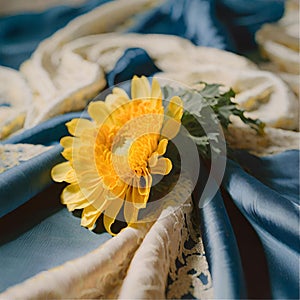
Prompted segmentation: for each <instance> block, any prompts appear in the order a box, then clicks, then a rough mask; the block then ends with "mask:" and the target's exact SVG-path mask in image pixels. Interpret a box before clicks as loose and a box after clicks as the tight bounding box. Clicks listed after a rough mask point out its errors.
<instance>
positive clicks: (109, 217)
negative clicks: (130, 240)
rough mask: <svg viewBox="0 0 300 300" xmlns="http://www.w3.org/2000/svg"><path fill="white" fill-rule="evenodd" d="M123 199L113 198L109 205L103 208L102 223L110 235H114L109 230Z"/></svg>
mask: <svg viewBox="0 0 300 300" xmlns="http://www.w3.org/2000/svg"><path fill="white" fill-rule="evenodd" d="M123 202H124V200H123V199H120V198H115V199H114V200H113V201H111V202H110V205H109V206H108V208H107V209H106V210H105V213H104V217H103V224H104V227H105V229H106V230H107V232H108V233H109V234H111V235H115V234H114V233H113V232H112V231H111V225H112V224H113V223H114V222H115V219H116V216H117V215H118V213H119V211H120V209H121V207H122V205H123Z"/></svg>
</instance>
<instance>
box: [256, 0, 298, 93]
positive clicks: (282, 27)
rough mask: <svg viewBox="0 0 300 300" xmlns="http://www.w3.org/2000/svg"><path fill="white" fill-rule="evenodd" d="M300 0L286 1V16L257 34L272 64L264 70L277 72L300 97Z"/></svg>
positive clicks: (264, 64)
mask: <svg viewBox="0 0 300 300" xmlns="http://www.w3.org/2000/svg"><path fill="white" fill-rule="evenodd" d="M299 9H300V7H299V0H288V1H286V7H285V14H284V16H283V18H282V19H281V20H279V21H278V22H277V23H273V24H265V25H264V26H262V28H261V29H260V30H259V31H258V32H257V33H256V40H257V42H258V44H259V45H260V48H261V52H262V55H263V56H264V57H265V58H268V59H269V60H270V62H271V63H263V64H262V65H261V67H262V68H264V69H266V70H270V71H273V72H276V73H277V74H278V75H279V76H280V77H281V78H282V79H283V80H284V81H286V82H287V83H288V84H289V85H290V87H291V88H292V90H293V91H294V92H295V93H296V94H297V95H298V97H299V84H300V55H299V45H300V35H299V14H300V12H299Z"/></svg>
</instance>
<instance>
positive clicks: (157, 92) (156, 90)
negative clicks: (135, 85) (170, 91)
mask: <svg viewBox="0 0 300 300" xmlns="http://www.w3.org/2000/svg"><path fill="white" fill-rule="evenodd" d="M151 97H153V98H162V92H161V88H160V85H159V83H158V81H157V79H156V78H153V79H152V88H151Z"/></svg>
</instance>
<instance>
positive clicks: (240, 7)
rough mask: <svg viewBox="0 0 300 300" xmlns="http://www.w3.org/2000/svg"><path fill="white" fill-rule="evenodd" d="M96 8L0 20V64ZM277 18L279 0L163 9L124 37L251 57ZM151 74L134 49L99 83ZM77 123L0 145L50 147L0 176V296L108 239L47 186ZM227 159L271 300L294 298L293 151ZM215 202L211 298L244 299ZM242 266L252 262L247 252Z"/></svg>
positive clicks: (228, 185)
mask: <svg viewBox="0 0 300 300" xmlns="http://www.w3.org/2000/svg"><path fill="white" fill-rule="evenodd" d="M104 2H105V1H88V2H87V3H86V4H85V5H82V6H81V7H77V8H70V7H56V8H53V9H49V10H47V11H45V12H43V13H41V14H22V15H16V16H10V17H4V18H2V19H0V25H1V26H0V43H1V48H0V64H2V65H6V66H10V67H14V68H17V67H18V66H19V64H20V63H21V62H22V61H23V60H24V59H26V58H28V57H29V56H30V54H31V52H32V51H33V50H34V48H35V47H36V45H37V43H38V42H39V41H40V40H41V39H43V38H45V37H46V36H49V35H50V34H51V33H53V32H54V31H55V30H57V29H58V28H59V27H61V26H63V25H65V24H66V23H67V22H68V21H69V20H70V19H72V18H74V17H75V16H77V15H79V14H81V13H84V12H86V11H89V10H90V9H92V8H94V7H95V6H97V5H100V4H102V3H104ZM250 2H251V5H250ZM282 13H283V1H275V0H274V1H271V0H265V1H263V0H253V1H247V0H235V1H234V0H219V1H217V0H215V1H204V0H198V1H196V0H187V1H166V2H165V3H164V4H162V5H161V6H160V7H158V8H155V9H154V10H152V11H149V12H147V13H145V14H143V15H142V16H140V17H137V20H136V23H135V24H134V25H133V27H132V28H131V29H130V30H129V31H135V32H141V33H165V34H176V35H180V36H183V37H185V38H188V39H190V40H191V41H192V42H194V43H195V44H197V45H205V46H211V47H216V48H221V49H230V50H234V51H241V49H242V48H243V47H241V45H244V48H245V47H246V48H247V49H244V50H250V49H251V47H253V46H254V41H253V34H254V33H255V30H257V29H258V28H259V26H260V25H261V24H263V23H264V22H272V21H275V20H277V19H278V18H279V17H280V16H281V15H282ZM45 24H47V25H45ZM21 29H22V30H21ZM241 33H242V37H243V38H241ZM243 39H244V40H246V41H247V44H245V43H244V42H243ZM157 71H159V69H158V68H157V67H156V66H155V64H154V63H153V62H152V60H151V58H150V57H149V56H148V54H147V53H146V52H145V51H144V50H143V49H140V48H131V49H127V50H126V51H125V53H124V55H123V57H122V58H121V59H120V60H119V61H118V62H117V64H116V66H115V68H114V70H113V71H112V72H110V73H109V74H107V81H108V85H109V86H112V85H113V84H116V83H118V82H122V81H124V80H128V79H131V78H132V76H133V75H134V74H139V75H142V74H145V75H153V74H154V73H155V72H157ZM79 115H80V113H70V114H66V115H62V116H58V117H56V118H53V119H51V120H49V121H47V122H44V123H42V124H40V125H38V126H36V127H34V128H32V129H30V130H27V131H25V132H23V133H22V134H20V135H16V136H14V137H11V138H9V139H7V140H6V141H4V143H30V144H42V145H46V146H49V145H52V146H54V147H53V148H52V149H51V150H49V151H47V152H45V153H43V154H41V155H39V156H38V157H36V158H34V159H31V160H29V161H27V162H22V163H21V164H20V165H18V166H16V167H14V168H12V169H10V170H8V171H6V172H5V173H3V174H0V216H1V218H0V233H1V235H0V265H1V269H0V291H3V290H5V289H6V288H7V287H9V286H12V285H14V284H16V283H19V282H21V281H23V280H25V279H26V278H29V277H31V276H33V275H35V274H37V273H38V272H40V271H42V270H47V269H49V268H51V267H54V266H57V265H59V264H61V263H63V262H65V261H68V260H70V259H73V258H75V257H79V256H81V255H83V254H85V253H87V252H89V251H91V250H92V249H95V248H96V247H97V246H99V245H100V244H101V243H103V242H104V241H105V240H107V239H108V238H109V236H108V234H107V233H101V234H95V233H92V232H89V231H88V230H85V229H84V228H81V227H80V226H79V224H80V220H79V219H78V218H77V217H76V216H75V215H72V214H70V213H68V212H67V211H66V209H65V208H62V206H61V205H60V204H59V196H58V195H59V192H60V190H61V189H62V188H63V186H61V185H58V184H53V183H52V181H51V179H50V169H51V167H52V166H53V165H54V164H56V163H57V162H59V161H62V160H63V158H62V157H61V155H60V154H59V152H60V151H61V147H60V145H59V144H58V142H59V139H60V138H61V137H62V136H64V135H66V134H67V131H66V128H65V125H64V124H65V122H67V121H68V120H70V119H72V118H74V117H78V116H79ZM233 158H234V159H235V161H232V160H228V163H227V168H226V173H225V177H224V181H223V186H222V189H223V191H225V193H227V194H228V195H229V198H230V201H233V203H234V204H235V205H236V206H237V207H238V209H239V210H240V212H241V214H242V215H243V216H244V217H243V218H245V219H247V220H248V222H249V223H250V224H251V225H252V226H253V228H254V230H255V232H256V233H257V236H258V237H259V238H260V241H261V244H262V247H263V253H264V255H265V258H266V260H267V263H268V276H269V281H270V286H271V293H272V296H273V297H274V298H278V299H279V298H298V296H299V295H298V294H299V290H298V282H299V269H298V267H297V266H298V257H299V238H298V235H299V232H298V230H299V169H298V167H299V152H298V151H287V152H284V153H282V154H279V155H274V156H270V157H267V158H257V157H255V156H251V155H249V154H247V153H244V152H237V153H235V154H234V156H233ZM51 184H52V185H51ZM223 194H224V193H222V194H221V193H218V194H217V195H216V196H215V197H214V198H213V199H212V200H211V201H210V202H208V204H207V205H206V206H205V207H204V208H201V209H199V214H200V220H201V230H202V235H203V241H204V246H205V249H206V253H207V257H208V260H209V264H210V270H211V273H212V277H213V283H214V293H215V297H216V298H230V299H233V298H236V299H239V298H244V297H247V290H246V288H245V286H246V285H247V282H244V276H243V271H244V270H243V264H242V262H241V259H240V254H239V248H238V246H237V237H236V234H235V231H234V230H233V228H232V226H231V221H233V220H230V218H229V214H228V212H227V208H226V207H225V206H224V203H223ZM249 259H251V260H253V263H254V264H255V258H253V257H252V256H251V253H249ZM4 274H5V276H4Z"/></svg>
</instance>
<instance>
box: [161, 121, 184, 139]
mask: <svg viewBox="0 0 300 300" xmlns="http://www.w3.org/2000/svg"><path fill="white" fill-rule="evenodd" d="M180 126H181V123H180V122H177V121H176V120H175V119H168V120H167V121H166V122H165V123H164V125H163V128H162V130H161V136H162V137H164V138H167V139H168V140H171V139H173V138H174V137H175V136H176V135H177V133H178V132H179V130H180Z"/></svg>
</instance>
